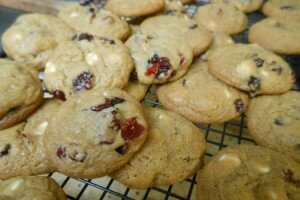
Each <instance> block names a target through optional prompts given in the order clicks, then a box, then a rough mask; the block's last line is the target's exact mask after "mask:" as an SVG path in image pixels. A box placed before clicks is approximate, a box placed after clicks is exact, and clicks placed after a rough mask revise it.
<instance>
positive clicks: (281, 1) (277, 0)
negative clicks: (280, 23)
mask: <svg viewBox="0 0 300 200" xmlns="http://www.w3.org/2000/svg"><path fill="white" fill-rule="evenodd" d="M262 11H263V13H264V15H266V16H268V17H281V18H283V19H286V20H287V21H288V20H295V19H296V20H298V21H299V20H300V1H299V0H269V1H267V2H266V3H265V4H264V6H263V9H262Z"/></svg>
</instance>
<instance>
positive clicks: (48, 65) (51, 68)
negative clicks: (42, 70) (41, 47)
mask: <svg viewBox="0 0 300 200" xmlns="http://www.w3.org/2000/svg"><path fill="white" fill-rule="evenodd" d="M46 70H47V71H49V72H51V73H55V72H56V66H55V65H54V64H52V63H51V62H47V63H46Z"/></svg>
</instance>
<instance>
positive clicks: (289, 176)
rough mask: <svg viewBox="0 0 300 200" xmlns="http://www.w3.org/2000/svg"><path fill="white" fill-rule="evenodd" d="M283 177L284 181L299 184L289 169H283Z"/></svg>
mask: <svg viewBox="0 0 300 200" xmlns="http://www.w3.org/2000/svg"><path fill="white" fill-rule="evenodd" d="M284 179H285V181H286V182H288V183H291V184H293V185H296V187H299V186H300V180H298V179H295V177H294V173H293V172H292V170H290V169H287V170H285V171H284Z"/></svg>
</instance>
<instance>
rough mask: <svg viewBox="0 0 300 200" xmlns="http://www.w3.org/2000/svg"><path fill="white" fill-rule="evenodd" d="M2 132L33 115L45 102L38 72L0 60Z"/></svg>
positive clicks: (0, 123)
mask: <svg viewBox="0 0 300 200" xmlns="http://www.w3.org/2000/svg"><path fill="white" fill-rule="evenodd" d="M0 70H1V73H0V80H1V85H0V94H1V95H0V130H2V129H5V128H9V127H11V126H13V125H15V124H17V123H19V122H21V121H23V120H24V119H26V118H27V117H28V116H29V115H30V114H32V113H33V112H34V111H35V110H36V109H37V108H38V106H39V105H40V104H41V103H42V101H43V91H42V86H41V83H40V80H39V77H38V72H37V71H36V70H35V69H34V68H32V67H30V66H26V65H23V64H21V63H18V62H14V61H9V60H5V59H0Z"/></svg>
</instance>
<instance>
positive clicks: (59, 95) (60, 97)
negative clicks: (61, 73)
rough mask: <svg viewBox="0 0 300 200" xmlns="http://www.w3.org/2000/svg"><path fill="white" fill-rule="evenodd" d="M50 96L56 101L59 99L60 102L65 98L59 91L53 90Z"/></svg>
mask: <svg viewBox="0 0 300 200" xmlns="http://www.w3.org/2000/svg"><path fill="white" fill-rule="evenodd" d="M52 95H53V96H54V97H55V98H57V99H60V100H63V101H64V100H66V96H65V93H63V92H62V91H60V90H55V91H53V92H52Z"/></svg>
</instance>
